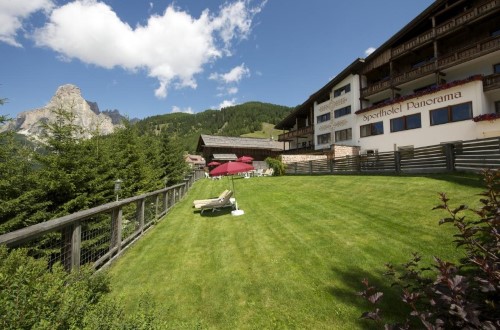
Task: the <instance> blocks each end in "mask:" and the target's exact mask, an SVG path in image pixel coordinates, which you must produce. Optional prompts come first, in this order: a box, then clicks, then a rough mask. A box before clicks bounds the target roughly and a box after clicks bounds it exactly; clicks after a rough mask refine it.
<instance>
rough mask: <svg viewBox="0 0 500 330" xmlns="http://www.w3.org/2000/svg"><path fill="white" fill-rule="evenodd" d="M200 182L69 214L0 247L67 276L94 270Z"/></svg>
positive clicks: (2, 239) (2, 238)
mask: <svg viewBox="0 0 500 330" xmlns="http://www.w3.org/2000/svg"><path fill="white" fill-rule="evenodd" d="M203 177H204V173H203V170H196V171H194V172H192V173H191V174H190V175H189V176H187V177H186V179H184V182H183V183H180V184H177V185H174V186H170V187H166V188H164V189H160V190H157V191H154V192H150V193H147V194H143V195H140V196H134V197H130V198H127V199H123V200H119V201H116V202H112V203H108V204H104V205H100V206H98V207H94V208H92V209H88V210H83V211H80V212H76V213H73V214H69V215H66V216H63V217H60V218H57V219H53V220H50V221H46V222H42V223H39V224H36V225H33V226H30V227H26V228H23V229H20V230H16V231H13V232H10V233H7V234H4V235H0V244H5V245H7V246H8V247H11V248H15V247H25V248H28V249H29V253H30V255H32V256H34V257H40V258H42V257H45V258H47V259H48V261H49V263H50V264H53V263H55V262H61V263H62V264H63V265H64V266H65V268H66V269H67V270H72V269H78V268H79V267H80V265H83V264H87V263H92V264H93V267H94V268H95V269H98V268H100V267H102V266H103V265H104V264H105V263H106V262H108V261H110V260H111V259H112V258H114V257H115V256H118V255H119V254H120V253H121V252H122V250H123V249H124V248H126V247H127V246H128V245H130V243H131V242H132V241H134V240H135V239H137V238H138V237H140V236H141V235H142V234H143V233H144V231H145V230H146V229H147V228H148V227H150V226H151V225H152V224H153V223H154V222H155V221H157V220H159V219H161V218H162V217H163V216H165V215H166V214H167V213H168V211H169V210H170V209H171V208H172V207H173V206H174V205H175V204H176V203H178V202H179V201H180V200H181V199H182V198H183V197H184V196H185V194H186V193H187V191H188V190H189V189H190V188H191V186H192V184H193V183H194V182H195V181H196V180H198V179H201V178H203Z"/></svg>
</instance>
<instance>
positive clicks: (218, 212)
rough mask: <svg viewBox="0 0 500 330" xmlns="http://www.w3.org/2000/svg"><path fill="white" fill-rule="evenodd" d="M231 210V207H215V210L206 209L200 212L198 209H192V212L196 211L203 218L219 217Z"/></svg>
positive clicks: (229, 212)
mask: <svg viewBox="0 0 500 330" xmlns="http://www.w3.org/2000/svg"><path fill="white" fill-rule="evenodd" d="M232 210H233V208H232V207H223V208H220V209H217V210H215V211H212V210H206V211H203V213H201V211H200V210H194V211H193V213H198V214H199V215H200V216H201V217H203V218H216V217H220V216H223V215H228V214H231V211H232Z"/></svg>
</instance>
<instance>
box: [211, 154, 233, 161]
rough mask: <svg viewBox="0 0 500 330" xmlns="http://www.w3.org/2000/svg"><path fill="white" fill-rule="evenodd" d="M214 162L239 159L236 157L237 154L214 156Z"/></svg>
mask: <svg viewBox="0 0 500 330" xmlns="http://www.w3.org/2000/svg"><path fill="white" fill-rule="evenodd" d="M213 156H214V160H236V159H238V157H236V155H235V154H213Z"/></svg>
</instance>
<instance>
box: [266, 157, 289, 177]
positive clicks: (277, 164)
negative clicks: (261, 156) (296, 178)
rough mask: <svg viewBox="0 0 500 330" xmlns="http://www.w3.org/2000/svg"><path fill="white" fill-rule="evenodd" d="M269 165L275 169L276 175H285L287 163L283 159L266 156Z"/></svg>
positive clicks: (274, 173)
mask: <svg viewBox="0 0 500 330" xmlns="http://www.w3.org/2000/svg"><path fill="white" fill-rule="evenodd" d="M266 163H267V165H268V166H269V167H270V168H272V169H273V171H274V172H273V175H274V176H281V175H285V164H283V163H282V162H281V160H279V159H276V158H271V157H267V158H266Z"/></svg>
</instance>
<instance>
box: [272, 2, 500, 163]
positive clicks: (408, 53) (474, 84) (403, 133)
mask: <svg viewBox="0 0 500 330" xmlns="http://www.w3.org/2000/svg"><path fill="white" fill-rule="evenodd" d="M276 127H277V128H279V129H283V130H286V131H287V132H285V133H283V134H281V135H280V136H279V138H278V140H279V141H282V142H284V143H285V142H289V144H290V147H289V149H290V150H288V151H287V153H295V154H300V153H313V154H314V153H316V154H332V152H334V150H335V148H337V147H339V146H342V147H346V146H347V147H352V150H355V152H356V153H357V152H360V153H362V154H363V153H377V152H385V151H398V150H399V151H401V150H406V149H412V148H417V147H424V146H429V145H435V144H440V143H454V144H456V143H460V141H465V140H474V139H481V138H487V137H498V136H500V0H437V1H435V2H434V3H433V4H432V5H430V6H429V7H428V8H427V9H426V10H425V11H423V12H422V13H421V14H420V15H418V16H417V17H416V18H415V19H414V20H412V21H411V22H410V23H408V24H407V25H406V26H405V27H404V28H403V29H401V30H400V31H399V32H398V33H396V34H395V35H394V36H393V37H392V38H390V39H389V40H388V41H386V42H385V43H384V44H383V45H381V46H380V47H379V48H378V49H377V50H375V51H374V52H373V53H372V54H370V55H369V56H368V57H367V58H366V59H356V60H355V61H354V62H353V63H352V64H350V65H349V66H348V67H347V68H345V69H344V70H343V71H342V72H341V73H339V74H338V75H337V76H336V77H334V78H333V79H332V80H331V81H330V82H328V83H327V84H326V85H325V86H323V87H322V88H321V89H319V90H318V91H317V92H315V93H314V94H313V95H311V96H310V97H309V98H308V99H307V100H306V101H305V102H304V103H303V104H301V105H300V106H299V107H297V108H296V109H295V110H294V111H293V112H292V113H291V114H290V115H289V116H288V117H286V118H285V119H284V120H282V121H281V122H280V123H279V124H278V125H276Z"/></svg>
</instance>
